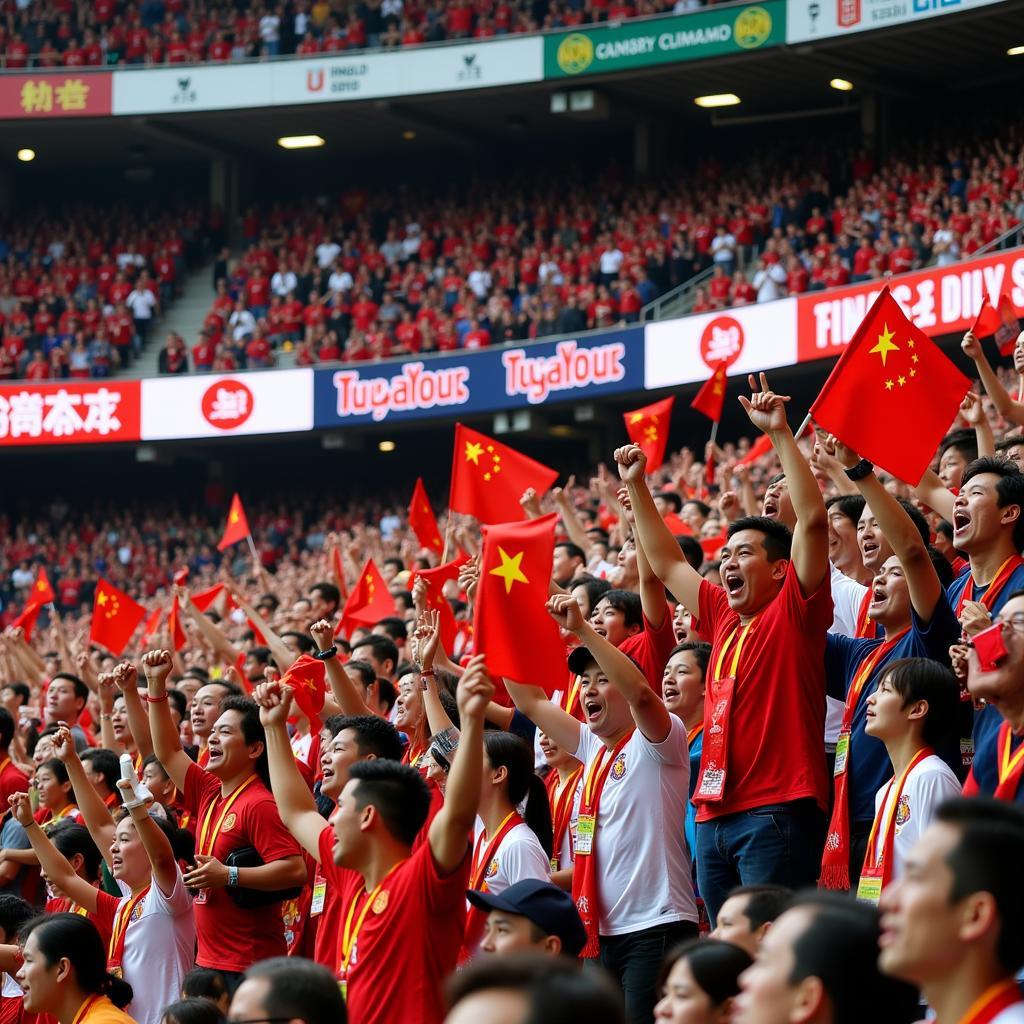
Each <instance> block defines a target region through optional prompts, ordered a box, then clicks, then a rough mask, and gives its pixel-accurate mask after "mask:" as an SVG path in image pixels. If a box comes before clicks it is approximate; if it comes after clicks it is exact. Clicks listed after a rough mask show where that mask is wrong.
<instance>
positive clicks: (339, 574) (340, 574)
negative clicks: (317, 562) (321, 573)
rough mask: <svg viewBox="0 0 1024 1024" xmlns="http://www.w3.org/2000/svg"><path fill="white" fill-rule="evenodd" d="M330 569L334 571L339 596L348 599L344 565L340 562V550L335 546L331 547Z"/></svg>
mask: <svg viewBox="0 0 1024 1024" xmlns="http://www.w3.org/2000/svg"><path fill="white" fill-rule="evenodd" d="M331 569H332V571H333V572H334V581H335V582H336V583H337V584H338V590H339V591H340V593H341V596H342V597H343V598H345V600H348V584H347V583H346V582H345V567H344V566H343V565H342V564H341V551H340V550H339V549H338V548H337V547H333V548H331Z"/></svg>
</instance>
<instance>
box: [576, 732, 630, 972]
mask: <svg viewBox="0 0 1024 1024" xmlns="http://www.w3.org/2000/svg"><path fill="white" fill-rule="evenodd" d="M633 732H634V730H633V729H630V730H629V732H627V733H626V735H625V736H623V737H622V739H620V740H619V742H618V743H616V744H615V749H614V750H613V751H612V752H611V754H610V755H609V754H608V748H607V747H602V748H601V750H600V751H599V752H598V754H597V757H595V758H594V760H593V762H592V763H591V765H590V770H589V771H588V772H587V775H586V779H585V781H584V783H583V794H582V796H581V797H580V810H579V815H578V816H577V819H576V820H577V825H578V824H579V822H580V820H581V819H583V818H584V817H590V818H591V819H592V821H593V833H592V849H591V852H590V853H586V854H585V853H582V852H581V851H580V849H579V847H577V849H576V862H575V868H574V870H573V873H572V898H573V900H574V902H575V903H576V909H577V910H578V911H579V914H580V917H581V918H582V919H583V926H584V927H585V928H586V930H587V944H586V945H585V946H584V947H583V950H582V951H581V953H580V956H581V957H583V958H585V959H592V958H594V957H596V956H598V954H599V953H600V951H601V948H600V943H599V939H598V934H599V933H598V928H599V927H600V924H601V907H600V897H599V895H598V885H597V812H598V809H599V808H600V806H601V793H602V792H603V791H604V784H605V783H606V782H607V781H608V773H609V772H610V771H611V770H612V765H613V764H614V763H615V759H616V758H617V757H618V756H619V754H620V753H622V748H623V747H624V746H625V745H626V744H627V743H628V742H629V741H630V738H631V737H632V735H633Z"/></svg>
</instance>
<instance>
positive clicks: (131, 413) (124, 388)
mask: <svg viewBox="0 0 1024 1024" xmlns="http://www.w3.org/2000/svg"><path fill="white" fill-rule="evenodd" d="M139 428H140V399H139V382H138V381H124V382H121V383H117V382H103V383H100V382H98V381H97V382H95V383H81V384H79V383H76V382H72V381H64V382H62V383H60V384H26V385H25V386H23V387H12V388H3V389H2V390H0V446H2V445H29V444H76V443H78V444H80V443H83V442H89V443H97V442H105V441H138V440H139Z"/></svg>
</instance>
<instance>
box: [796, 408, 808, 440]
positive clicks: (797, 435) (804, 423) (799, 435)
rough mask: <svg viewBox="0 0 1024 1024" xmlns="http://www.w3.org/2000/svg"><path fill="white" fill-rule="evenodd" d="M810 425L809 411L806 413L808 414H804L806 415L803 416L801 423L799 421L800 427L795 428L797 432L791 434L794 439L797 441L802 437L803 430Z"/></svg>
mask: <svg viewBox="0 0 1024 1024" xmlns="http://www.w3.org/2000/svg"><path fill="white" fill-rule="evenodd" d="M810 425H811V414H810V413H808V414H807V415H806V416H805V417H804V421H803V423H801V424H800V429H799V430H797V432H796V433H795V434H794V435H793V437H794V438H795V439H796V440H797V441H799V440H800V438H801V437H803V435H804V431H805V430H806V429H807V428H808V427H809V426H810Z"/></svg>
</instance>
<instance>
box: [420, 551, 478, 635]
mask: <svg viewBox="0 0 1024 1024" xmlns="http://www.w3.org/2000/svg"><path fill="white" fill-rule="evenodd" d="M468 561H469V559H468V558H467V557H466V556H465V555H461V556H460V557H458V558H456V559H455V560H454V561H452V562H446V563H445V564H444V565H439V566H438V567H437V568H436V569H418V570H417V571H416V572H415V573H414V574H413V576H412V578H411V579H410V580H409V585H410V588H411V586H412V584H413V583H415V582H416V580H417V579H422V580H423V582H424V583H426V585H427V607H429V608H434V609H436V610H437V611H438V612H439V613H440V615H441V643H442V644H444V649H445V651H446V652H447V653H448V654H449V655H451V653H452V650H453V649H454V646H455V637H456V635H457V632H458V624H457V623H456V621H455V612H453V611H452V606H451V602H450V601H449V600H448V598H446V597H445V596H444V585H445V584H446V583H447V582H448V581H449V580H457V579H458V578H459V568H460V566H463V565H465V564H466V562H468Z"/></svg>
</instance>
